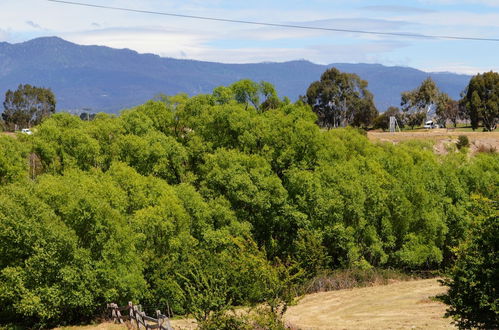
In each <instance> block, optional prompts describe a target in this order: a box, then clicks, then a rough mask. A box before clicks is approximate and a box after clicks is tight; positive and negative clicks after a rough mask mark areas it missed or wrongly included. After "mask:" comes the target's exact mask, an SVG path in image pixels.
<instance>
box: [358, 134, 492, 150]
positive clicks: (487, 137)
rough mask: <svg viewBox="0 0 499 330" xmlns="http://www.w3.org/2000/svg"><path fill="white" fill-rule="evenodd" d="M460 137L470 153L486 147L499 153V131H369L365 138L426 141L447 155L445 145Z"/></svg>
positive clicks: (383, 140) (381, 140) (392, 141)
mask: <svg viewBox="0 0 499 330" xmlns="http://www.w3.org/2000/svg"><path fill="white" fill-rule="evenodd" d="M460 135H465V136H467V137H468V139H469V142H470V151H471V153H472V154H473V153H476V152H477V150H479V148H480V147H481V146H482V147H486V148H488V149H495V150H496V151H499V131H497V130H496V131H494V132H478V131H476V132H473V131H469V132H463V131H454V130H447V129H445V128H440V129H432V130H414V131H404V132H395V133H390V132H382V131H369V132H368V133H367V136H368V138H369V140H371V141H380V142H391V143H395V144H396V143H399V142H403V141H409V140H426V141H432V142H434V150H435V152H436V153H438V154H445V153H447V150H448V148H447V147H446V145H454V144H455V143H456V141H457V139H458V137H459V136H460Z"/></svg>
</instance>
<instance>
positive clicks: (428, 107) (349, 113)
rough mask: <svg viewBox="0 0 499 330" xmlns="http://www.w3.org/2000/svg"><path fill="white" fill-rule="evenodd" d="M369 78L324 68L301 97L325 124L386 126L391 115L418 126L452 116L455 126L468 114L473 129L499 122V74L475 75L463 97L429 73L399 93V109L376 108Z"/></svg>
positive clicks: (489, 128) (443, 122)
mask: <svg viewBox="0 0 499 330" xmlns="http://www.w3.org/2000/svg"><path fill="white" fill-rule="evenodd" d="M367 87H368V84H367V82H366V81H364V80H362V79H360V77H359V76H357V75H355V74H350V73H342V72H340V71H339V70H337V69H336V68H331V69H328V70H327V71H326V72H324V73H323V74H322V76H321V78H320V80H319V81H316V82H313V83H312V84H311V85H310V86H309V88H308V89H307V92H306V95H305V96H303V97H301V99H302V100H303V101H304V102H306V103H308V104H309V105H310V106H311V107H312V110H313V111H314V112H315V113H316V114H317V117H318V124H319V125H320V126H321V127H324V128H334V127H345V126H354V127H364V128H368V127H374V128H381V129H383V130H386V129H388V128H389V121H390V117H392V116H393V117H395V118H396V119H397V121H398V123H399V125H401V126H402V127H403V126H410V127H411V128H414V127H416V126H421V125H422V124H423V123H424V122H425V120H427V119H432V118H433V117H434V118H436V120H437V122H438V124H439V125H440V127H445V126H446V125H447V123H448V122H450V123H452V124H453V125H454V127H456V126H457V122H458V121H459V120H470V122H471V127H472V128H473V130H475V129H477V128H478V127H479V125H480V124H481V125H482V126H483V127H484V129H485V130H486V131H493V130H495V128H496V127H497V124H498V122H499V99H498V97H499V96H498V95H499V74H498V73H495V72H486V73H484V74H478V75H476V76H474V77H473V78H472V79H471V81H470V83H469V85H468V86H467V87H466V89H465V90H464V91H463V93H462V98H461V100H459V101H456V100H453V99H451V98H450V97H449V96H448V95H447V94H446V93H443V92H441V91H440V90H439V89H438V87H437V85H436V84H435V82H434V81H433V80H432V79H431V78H427V79H426V80H424V81H423V82H422V83H421V85H420V86H418V87H417V88H415V89H414V90H411V91H407V92H404V93H402V95H401V109H400V108H398V107H390V108H388V109H387V110H386V111H385V112H383V113H382V114H378V111H377V110H376V107H375V106H374V99H373V95H372V94H371V93H370V92H369V90H368V89H367Z"/></svg>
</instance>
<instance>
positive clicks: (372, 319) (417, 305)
mask: <svg viewBox="0 0 499 330" xmlns="http://www.w3.org/2000/svg"><path fill="white" fill-rule="evenodd" d="M444 291H445V289H444V288H443V287H442V286H440V284H439V283H438V282H437V280H435V279H430V280H420V281H409V282H398V283H393V284H389V285H383V286H375V287H367V288H356V289H351V290H340V291H331V292H321V293H315V294H311V295H307V296H305V297H304V298H303V299H302V300H300V301H299V303H298V304H297V305H296V306H292V307H290V308H289V309H288V312H287V313H286V322H287V323H288V324H289V325H291V326H293V328H297V329H302V330H308V329H455V328H454V327H453V326H452V325H451V324H450V321H449V319H444V318H442V316H443V314H444V312H445V305H443V304H442V303H439V302H436V301H433V300H431V299H430V297H434V296H435V295H437V294H440V293H442V292H444Z"/></svg>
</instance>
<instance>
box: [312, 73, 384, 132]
mask: <svg viewBox="0 0 499 330" xmlns="http://www.w3.org/2000/svg"><path fill="white" fill-rule="evenodd" d="M305 100H306V102H307V103H308V104H309V105H310V106H311V107H312V110H313V111H314V112H315V113H316V114H317V117H318V124H319V125H320V126H321V127H325V128H333V127H340V126H347V125H353V126H358V127H360V126H369V125H370V124H371V123H372V121H373V120H374V118H376V116H377V114H378V112H377V110H376V107H375V106H374V101H373V95H372V94H371V93H370V92H369V91H368V89H367V81H365V80H362V79H360V77H359V76H357V75H356V74H351V73H342V72H340V71H339V70H338V69H336V68H331V69H328V70H326V71H325V72H324V73H323V74H322V76H321V79H320V80H319V81H315V82H313V83H312V84H310V86H309V87H308V89H307V92H306V96H305Z"/></svg>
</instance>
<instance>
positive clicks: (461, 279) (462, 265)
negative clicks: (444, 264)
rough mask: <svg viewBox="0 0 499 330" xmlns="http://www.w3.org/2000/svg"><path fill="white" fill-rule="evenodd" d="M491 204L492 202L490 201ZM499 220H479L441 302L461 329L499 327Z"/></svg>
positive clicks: (461, 250)
mask: <svg viewBox="0 0 499 330" xmlns="http://www.w3.org/2000/svg"><path fill="white" fill-rule="evenodd" d="M485 202H486V201H485ZM488 202H489V203H491V202H492V201H488ZM498 237H499V217H498V216H497V215H494V216H490V217H487V218H485V219H478V220H477V221H476V222H475V224H474V225H473V227H472V229H471V232H470V236H469V238H468V239H467V240H466V241H465V242H464V243H463V244H462V246H460V248H459V251H458V257H457V261H456V263H455V265H454V266H453V267H452V269H451V271H450V274H449V278H448V279H445V280H443V284H444V285H447V286H448V287H449V291H448V293H447V294H446V295H444V296H442V297H441V299H442V300H443V301H444V302H445V303H446V304H448V305H449V306H450V307H449V309H448V310H447V313H446V316H447V317H452V318H453V319H454V320H455V322H456V324H457V325H458V326H459V328H466V329H468V328H480V329H497V328H499V304H498V302H499V294H498V292H497V288H498V287H499V240H498Z"/></svg>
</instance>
